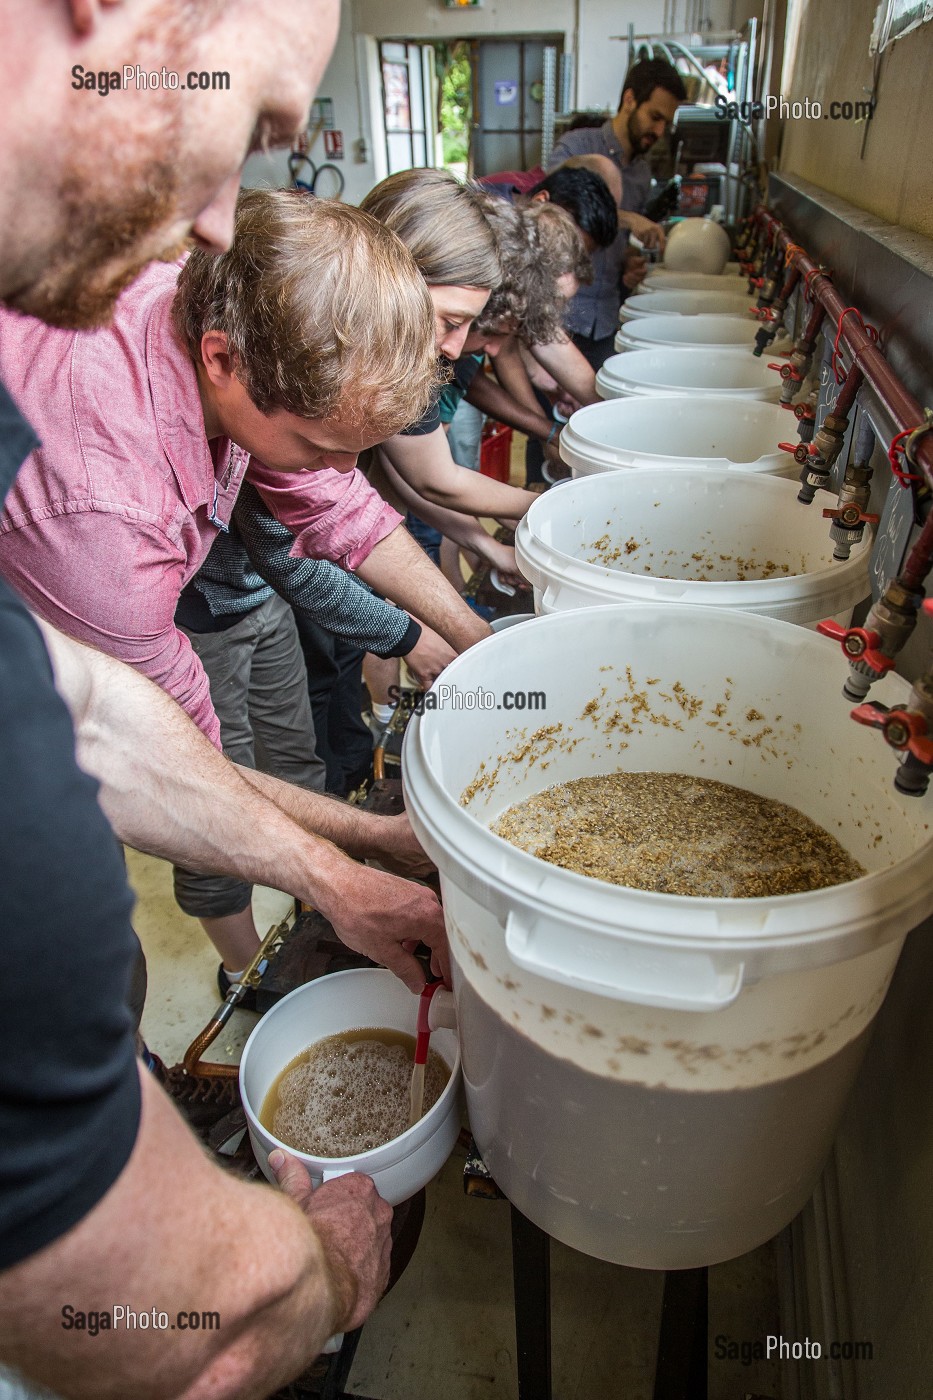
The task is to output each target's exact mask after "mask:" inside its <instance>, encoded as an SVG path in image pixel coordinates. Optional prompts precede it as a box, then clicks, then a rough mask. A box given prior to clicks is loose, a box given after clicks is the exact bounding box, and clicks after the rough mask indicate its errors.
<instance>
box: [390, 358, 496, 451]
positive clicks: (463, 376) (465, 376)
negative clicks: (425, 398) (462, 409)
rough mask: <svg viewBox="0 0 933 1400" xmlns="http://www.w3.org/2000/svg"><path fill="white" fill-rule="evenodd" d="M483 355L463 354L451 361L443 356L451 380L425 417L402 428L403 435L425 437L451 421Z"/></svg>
mask: <svg viewBox="0 0 933 1400" xmlns="http://www.w3.org/2000/svg"><path fill="white" fill-rule="evenodd" d="M483 359H484V356H483V355H461V356H460V358H459V359H457V360H454V361H453V362H451V361H450V360H446V359H444V357H443V356H441V363H442V364H443V365H445V366H446V367H447V368H448V369H449V370H450V372H451V378H450V382H449V383H447V384H445V385H444V386H443V387H442V388H441V390H440V392H439V393H438V395H437V398H436V399H435V400H434V402H433V403H432V404H431V406H430V408H429V409H428V411H427V412H426V413H425V415H424V417H423V418H419V420H418V422H417V423H412V425H411V427H410V428H403V429H402V436H403V437H424V436H426V434H427V433H433V432H434V430H435V428H439V427H440V426H441V424H442V423H449V422H450V420H451V418H452V417H453V416H454V413H455V412H456V408H457V405H458V404H459V402H460V400H461V399H462V398H463V397H464V395H465V394H466V392H467V390H468V389H469V387H470V385H471V384H472V383H473V380H474V379H475V378H476V376H477V374H478V373H479V370H480V366H481V365H482V363H483Z"/></svg>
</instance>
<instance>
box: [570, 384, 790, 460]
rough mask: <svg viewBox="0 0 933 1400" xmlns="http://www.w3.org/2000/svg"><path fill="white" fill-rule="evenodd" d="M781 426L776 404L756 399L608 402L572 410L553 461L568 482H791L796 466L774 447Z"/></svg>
mask: <svg viewBox="0 0 933 1400" xmlns="http://www.w3.org/2000/svg"><path fill="white" fill-rule="evenodd" d="M788 426H789V424H788V415H787V414H786V413H785V412H784V411H783V410H782V409H781V408H780V407H779V406H778V405H777V404H773V403H762V402H760V401H759V400H757V399H741V400H739V401H738V402H736V401H734V400H732V399H728V398H723V397H721V396H719V395H712V394H710V395H704V396H703V397H699V396H694V397H692V398H691V397H688V396H684V395H671V396H670V397H663V398H662V397H658V398H652V397H642V398H631V399H612V400H609V401H608V402H606V403H596V404H589V405H588V406H587V407H586V408H581V409H578V411H577V412H576V413H575V414H574V415H573V416H572V418H571V419H570V422H569V423H568V424H567V426H566V427H565V428H564V431H563V432H562V433H561V435H560V455H561V458H562V460H563V461H564V462H566V463H567V466H568V467H570V468H571V470H572V471H573V474H574V476H591V475H593V474H594V473H595V472H609V471H615V470H617V469H618V468H619V467H719V468H721V469H722V470H725V471H742V472H768V473H771V474H772V475H777V476H787V477H794V478H795V479H796V478H797V477H799V475H800V468H799V466H798V465H797V463H796V462H795V461H794V458H793V456H792V455H791V453H789V452H783V451H782V450H781V449H780V448H779V447H778V443H779V442H780V440H781V438H782V437H785V436H787V435H788Z"/></svg>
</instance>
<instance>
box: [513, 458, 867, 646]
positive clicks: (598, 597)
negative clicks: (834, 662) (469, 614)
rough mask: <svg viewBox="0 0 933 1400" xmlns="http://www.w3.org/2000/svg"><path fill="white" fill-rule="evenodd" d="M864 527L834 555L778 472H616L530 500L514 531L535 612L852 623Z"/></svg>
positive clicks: (824, 526) (862, 571) (862, 593)
mask: <svg viewBox="0 0 933 1400" xmlns="http://www.w3.org/2000/svg"><path fill="white" fill-rule="evenodd" d="M870 552H871V538H870V536H869V535H868V534H866V536H865V538H864V539H863V540H862V542H861V544H860V545H857V546H856V547H855V548H854V549H853V551H852V554H851V557H850V558H849V559H848V560H846V561H845V562H841V561H838V560H833V557H832V554H833V542H832V540H831V539H830V535H829V522H828V521H826V520H824V519H823V517H822V515H821V514H819V513H817V512H815V511H813V510H812V509H809V508H808V507H807V506H803V505H801V504H800V503H799V501H798V500H797V486H796V483H795V482H793V481H784V480H782V479H781V478H780V477H775V476H754V475H751V474H750V473H741V472H722V471H712V470H707V469H702V468H701V469H698V470H695V471H669V470H665V469H664V468H663V467H659V468H657V469H656V470H654V471H651V472H613V473H604V474H602V475H600V476H590V477H585V478H583V479H581V480H579V481H573V482H568V483H567V485H566V486H563V487H562V488H561V490H560V492H554V491H549V492H548V493H547V494H546V495H544V496H541V497H539V498H538V500H537V501H535V503H534V505H533V506H532V507H531V509H530V510H529V511H528V513H527V514H526V515H525V517H524V519H523V520H522V521H521V523H520V525H519V527H518V531H517V532H516V535H515V553H516V557H517V559H518V564H519V567H520V569H521V571H522V573H523V574H524V575H525V577H526V578H527V579H528V581H529V583H531V585H532V586H533V588H534V593H535V608H536V610H537V611H538V612H539V613H553V612H566V611H567V610H568V609H570V608H581V607H593V606H597V605H599V604H603V603H623V602H628V603H653V602H657V603H683V604H687V605H692V606H701V607H722V608H734V609H739V610H741V611H742V612H752V613H759V614H762V615H764V616H767V617H777V618H781V619H783V621H785V622H796V623H799V624H801V625H803V626H806V627H815V626H816V624H817V623H818V622H820V621H821V620H822V619H823V618H825V617H835V618H836V619H837V620H838V621H840V622H843V623H848V621H849V619H850V617H851V614H852V609H853V608H854V607H855V605H856V603H858V602H860V601H861V600H862V599H863V598H867V596H868V594H869V591H870V584H869V579H868V558H869V554H870Z"/></svg>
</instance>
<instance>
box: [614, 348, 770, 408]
mask: <svg viewBox="0 0 933 1400" xmlns="http://www.w3.org/2000/svg"><path fill="white" fill-rule="evenodd" d="M782 387H783V386H782V383H781V379H780V376H779V375H777V374H775V372H774V370H772V369H769V368H768V364H767V361H766V360H758V359H756V358H755V356H754V355H750V354H749V353H748V351H747V350H742V349H741V348H740V349H738V350H717V351H716V353H715V354H712V355H711V354H710V352H709V351H708V350H704V349H697V347H696V346H680V345H676V346H675V345H656V346H653V347H651V348H650V349H645V350H627V351H626V352H625V353H624V354H621V355H610V356H609V359H608V360H606V362H605V364H604V365H603V366H602V368H601V369H600V370H599V372H598V373H597V375H596V390H597V393H598V394H599V395H600V396H601V397H602V398H604V399H626V398H636V397H639V396H641V397H646V396H654V397H655V398H656V397H657V396H658V395H659V394H682V395H684V396H686V397H691V398H698V397H700V396H705V395H707V394H718V395H721V396H722V397H724V398H729V399H733V400H737V399H761V400H763V401H764V402H766V403H777V401H778V399H779V398H780V397H781V389H782Z"/></svg>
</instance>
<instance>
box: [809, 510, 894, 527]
mask: <svg viewBox="0 0 933 1400" xmlns="http://www.w3.org/2000/svg"><path fill="white" fill-rule="evenodd" d="M851 511H852V507H851V506H837V507H835V508H833V509H830V510H824V511H823V519H824V520H838V519H839V518H840V517H841V516H843V515H846V514H847V513H851ZM880 519H881V516H880V515H868V514H867V513H866V512H865V511H861V510H857V511H856V512H855V514H854V515H851V518H850V519H848V520H847V521H846V522H845V523H846V524H847V525H848V526H849V527H850V528H851V527H852V526H853V525H877V524H878V521H879V520H880Z"/></svg>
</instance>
